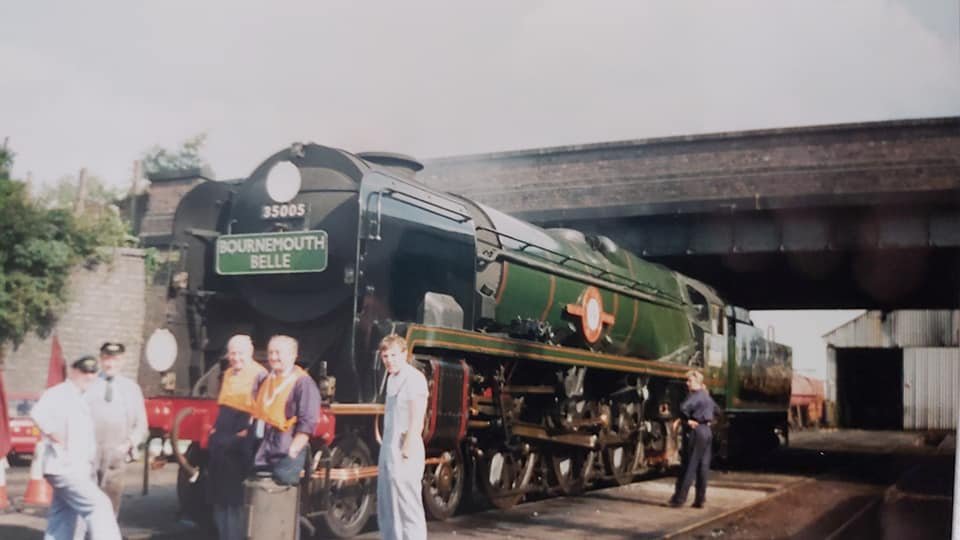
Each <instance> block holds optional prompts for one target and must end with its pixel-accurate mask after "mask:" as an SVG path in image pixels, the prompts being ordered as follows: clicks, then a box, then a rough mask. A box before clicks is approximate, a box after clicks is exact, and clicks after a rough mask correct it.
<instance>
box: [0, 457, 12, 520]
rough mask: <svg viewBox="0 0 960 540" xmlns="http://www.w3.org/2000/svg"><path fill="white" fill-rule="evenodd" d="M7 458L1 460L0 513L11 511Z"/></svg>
mask: <svg viewBox="0 0 960 540" xmlns="http://www.w3.org/2000/svg"><path fill="white" fill-rule="evenodd" d="M7 467H9V465H7V458H3V459H0V512H6V511H7V510H9V509H10V497H8V496H7Z"/></svg>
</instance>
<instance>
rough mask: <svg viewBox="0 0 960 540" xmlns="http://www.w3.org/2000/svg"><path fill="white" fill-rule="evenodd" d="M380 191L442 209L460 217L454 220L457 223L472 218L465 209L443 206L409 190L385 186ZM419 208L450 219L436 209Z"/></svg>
mask: <svg viewBox="0 0 960 540" xmlns="http://www.w3.org/2000/svg"><path fill="white" fill-rule="evenodd" d="M381 192H384V193H385V194H386V195H388V196H390V197H393V198H395V199H396V196H397V195H401V196H402V197H406V198H408V199H413V200H414V201H417V202H420V203H423V204H425V205H427V206H432V207H433V208H437V209H440V210H442V211H444V212H447V213H450V214H453V215H455V216H457V217H458V218H460V219H458V220H454V221H456V222H457V223H466V222H467V221H470V220H472V219H473V216H471V215H470V214H468V213H466V211H465V210H464V211H461V210H458V209H456V208H449V207H447V206H444V205H442V204H439V203H436V202H434V201H431V200H429V199H426V198H424V197H420V196H417V195H414V194H413V193H410V192H408V191H403V190H399V189H393V188H386V189H383V190H381ZM420 209H421V210H425V211H427V212H430V213H431V214H434V215H438V216H440V217H443V218H447V219H450V216H445V215H443V214H441V213H439V212H437V211H436V210H431V209H430V208H424V207H423V206H420Z"/></svg>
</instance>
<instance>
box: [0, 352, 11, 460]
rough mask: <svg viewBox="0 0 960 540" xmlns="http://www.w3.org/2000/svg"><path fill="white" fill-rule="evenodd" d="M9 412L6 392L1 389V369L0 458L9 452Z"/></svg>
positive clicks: (0, 379)
mask: <svg viewBox="0 0 960 540" xmlns="http://www.w3.org/2000/svg"><path fill="white" fill-rule="evenodd" d="M10 444H11V442H10V414H9V413H8V412H7V392H6V391H5V390H4V389H3V371H0V458H2V457H3V456H6V455H7V453H8V452H10Z"/></svg>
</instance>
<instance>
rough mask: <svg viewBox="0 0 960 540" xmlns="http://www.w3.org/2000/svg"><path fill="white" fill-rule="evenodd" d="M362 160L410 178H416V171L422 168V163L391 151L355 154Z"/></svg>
mask: <svg viewBox="0 0 960 540" xmlns="http://www.w3.org/2000/svg"><path fill="white" fill-rule="evenodd" d="M357 156H358V157H360V158H361V159H363V160H364V161H368V162H370V163H372V164H374V165H376V166H378V167H380V168H382V169H386V170H388V171H390V172H391V173H393V174H396V175H398V176H402V177H403V178H407V179H410V180H416V175H417V172H419V171H421V170H423V163H420V162H419V161H417V160H416V159H415V158H413V157H411V156H408V155H405V154H394V153H392V152H362V153H360V154H357Z"/></svg>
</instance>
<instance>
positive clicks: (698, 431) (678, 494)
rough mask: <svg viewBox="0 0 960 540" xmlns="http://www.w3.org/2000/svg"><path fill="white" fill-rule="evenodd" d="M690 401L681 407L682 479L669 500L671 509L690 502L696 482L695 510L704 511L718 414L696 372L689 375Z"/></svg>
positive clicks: (691, 371) (701, 376) (684, 402)
mask: <svg viewBox="0 0 960 540" xmlns="http://www.w3.org/2000/svg"><path fill="white" fill-rule="evenodd" d="M687 390H689V392H688V394H687V398H686V399H684V400H683V403H681V404H680V420H681V421H682V422H683V436H684V439H683V451H682V454H681V456H680V460H681V461H680V476H678V477H677V485H676V489H675V490H674V492H673V497H671V498H670V502H669V504H670V506H672V507H675V508H676V507H680V506H683V504H684V503H685V502H686V500H687V494H688V493H689V492H690V486H691V485H692V484H693V482H694V479H696V483H697V493H696V497H694V499H693V506H694V508H703V505H704V504H705V503H706V499H707V475H709V474H710V454H711V452H712V450H711V448H712V443H713V432H712V431H711V430H710V424H711V423H712V422H713V418H714V416H715V415H716V413H717V409H718V408H717V404H716V403H715V402H714V401H713V398H711V397H710V392H708V391H707V388H706V387H705V386H704V385H703V374H702V373H700V372H699V371H697V370H690V371H688V372H687Z"/></svg>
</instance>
